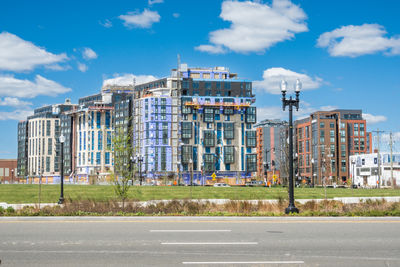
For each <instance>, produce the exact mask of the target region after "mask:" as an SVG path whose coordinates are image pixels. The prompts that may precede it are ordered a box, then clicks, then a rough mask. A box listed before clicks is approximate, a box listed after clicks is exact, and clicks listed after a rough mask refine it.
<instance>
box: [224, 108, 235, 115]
mask: <svg viewBox="0 0 400 267" xmlns="http://www.w3.org/2000/svg"><path fill="white" fill-rule="evenodd" d="M224 114H225V115H233V114H234V110H233V108H224Z"/></svg>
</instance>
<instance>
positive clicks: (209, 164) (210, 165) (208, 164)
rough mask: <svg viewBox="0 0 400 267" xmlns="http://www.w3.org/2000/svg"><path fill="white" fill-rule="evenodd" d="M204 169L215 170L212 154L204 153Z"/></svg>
mask: <svg viewBox="0 0 400 267" xmlns="http://www.w3.org/2000/svg"><path fill="white" fill-rule="evenodd" d="M203 157H204V170H205V171H207V172H211V171H214V170H215V156H214V154H207V153H206V154H204V156H203Z"/></svg>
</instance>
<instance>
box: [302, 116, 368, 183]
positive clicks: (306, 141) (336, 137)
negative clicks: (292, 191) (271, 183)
mask: <svg viewBox="0 0 400 267" xmlns="http://www.w3.org/2000/svg"><path fill="white" fill-rule="evenodd" d="M295 129H296V132H295V139H296V160H297V166H298V176H297V178H298V180H303V181H305V182H308V183H311V184H316V185H321V184H324V183H327V184H333V183H335V184H344V183H347V179H348V178H349V177H350V176H349V156H351V155H359V154H365V153H370V152H371V149H372V148H371V145H370V144H371V133H369V132H367V123H366V120H365V119H363V117H362V111H361V110H344V109H338V110H332V111H317V112H314V113H312V114H311V115H310V117H308V118H305V119H302V120H298V121H296V122H295Z"/></svg>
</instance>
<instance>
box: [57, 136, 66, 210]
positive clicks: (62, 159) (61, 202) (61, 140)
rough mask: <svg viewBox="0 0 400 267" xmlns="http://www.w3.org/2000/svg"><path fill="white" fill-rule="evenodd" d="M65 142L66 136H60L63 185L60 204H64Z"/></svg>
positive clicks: (61, 182) (61, 181)
mask: <svg viewBox="0 0 400 267" xmlns="http://www.w3.org/2000/svg"><path fill="white" fill-rule="evenodd" d="M64 142H65V136H64V135H61V136H60V143H61V153H60V184H61V192H60V199H59V200H58V204H63V203H64Z"/></svg>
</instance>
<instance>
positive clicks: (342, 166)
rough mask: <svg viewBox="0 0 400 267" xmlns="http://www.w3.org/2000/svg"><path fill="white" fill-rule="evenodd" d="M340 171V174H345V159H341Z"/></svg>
mask: <svg viewBox="0 0 400 267" xmlns="http://www.w3.org/2000/svg"><path fill="white" fill-rule="evenodd" d="M341 171H342V172H345V171H346V160H345V159H342V164H341Z"/></svg>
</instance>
